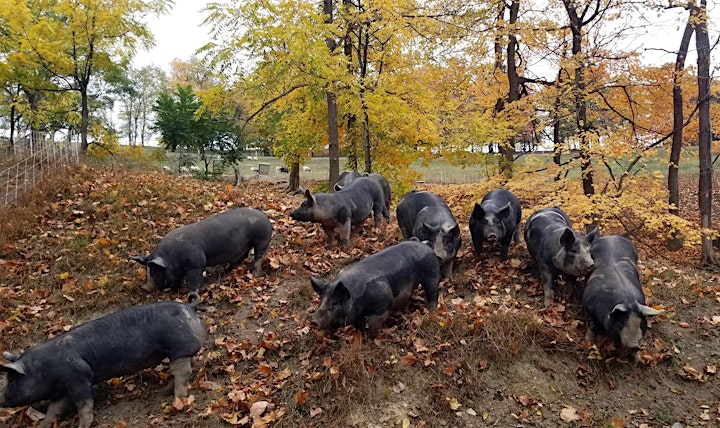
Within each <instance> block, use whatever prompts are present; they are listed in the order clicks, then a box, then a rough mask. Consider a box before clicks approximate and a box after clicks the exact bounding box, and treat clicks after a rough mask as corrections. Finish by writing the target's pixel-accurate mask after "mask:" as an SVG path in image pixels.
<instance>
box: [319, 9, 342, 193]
mask: <svg viewBox="0 0 720 428" xmlns="http://www.w3.org/2000/svg"><path fill="white" fill-rule="evenodd" d="M323 13H324V14H325V15H327V18H325V22H326V23H328V24H330V23H332V22H333V1H332V0H323ZM325 44H326V45H327V47H328V49H329V50H330V52H331V53H332V52H333V51H334V50H335V48H336V47H337V45H336V43H335V40H334V39H331V38H328V39H326V40H325ZM326 91H327V93H326V95H327V109H328V157H329V158H330V159H329V163H330V165H329V167H330V171H329V176H328V189H333V188H335V183H337V181H338V178H339V177H340V147H339V144H340V143H339V137H338V110H337V99H336V97H335V94H334V93H333V92H332V90H330V88H327V89H326ZM331 191H332V190H331Z"/></svg>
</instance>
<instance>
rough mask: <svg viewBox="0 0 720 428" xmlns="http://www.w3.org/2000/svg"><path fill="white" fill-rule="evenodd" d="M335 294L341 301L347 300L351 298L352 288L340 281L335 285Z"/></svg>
mask: <svg viewBox="0 0 720 428" xmlns="http://www.w3.org/2000/svg"><path fill="white" fill-rule="evenodd" d="M333 295H334V296H335V297H336V298H337V299H338V301H340V302H345V301H347V300H350V290H348V289H347V287H345V284H343V283H342V282H338V283H337V285H336V286H335V290H333Z"/></svg>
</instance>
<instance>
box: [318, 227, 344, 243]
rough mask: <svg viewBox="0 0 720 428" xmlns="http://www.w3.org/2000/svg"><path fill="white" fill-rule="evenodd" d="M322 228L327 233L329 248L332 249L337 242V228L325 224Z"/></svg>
mask: <svg viewBox="0 0 720 428" xmlns="http://www.w3.org/2000/svg"><path fill="white" fill-rule="evenodd" d="M322 228H323V230H324V231H325V235H327V246H328V248H331V247H332V246H333V243H334V242H335V226H334V225H326V224H323V225H322ZM341 236H342V235H341ZM341 239H342V238H341Z"/></svg>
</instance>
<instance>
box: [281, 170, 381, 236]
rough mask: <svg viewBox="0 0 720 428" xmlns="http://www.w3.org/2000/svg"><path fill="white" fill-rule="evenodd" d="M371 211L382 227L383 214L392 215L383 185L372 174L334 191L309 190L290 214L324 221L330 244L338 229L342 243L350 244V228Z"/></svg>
mask: <svg viewBox="0 0 720 428" xmlns="http://www.w3.org/2000/svg"><path fill="white" fill-rule="evenodd" d="M371 214H372V215H373V217H374V218H375V227H380V222H381V221H382V217H384V218H385V219H389V218H390V215H389V214H388V211H387V208H386V207H385V203H384V202H383V191H382V188H381V187H380V184H378V183H377V181H375V180H373V179H372V178H369V177H360V178H357V179H355V180H353V181H352V182H351V183H350V184H348V185H347V186H346V187H344V188H342V189H341V190H339V191H337V192H334V193H315V194H312V193H310V190H305V200H304V201H303V203H302V204H301V205H300V206H299V207H298V208H296V209H294V210H292V211H290V217H292V218H293V219H295V220H298V221H309V222H314V223H320V224H321V225H322V227H323V230H324V231H325V234H326V235H327V243H328V246H332V245H333V243H334V242H335V228H339V230H340V243H341V244H342V245H344V246H347V245H349V244H350V227H351V226H352V225H356V224H359V223H362V222H363V221H365V219H367V218H368V217H370V215H371Z"/></svg>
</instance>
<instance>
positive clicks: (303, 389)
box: [0, 166, 720, 427]
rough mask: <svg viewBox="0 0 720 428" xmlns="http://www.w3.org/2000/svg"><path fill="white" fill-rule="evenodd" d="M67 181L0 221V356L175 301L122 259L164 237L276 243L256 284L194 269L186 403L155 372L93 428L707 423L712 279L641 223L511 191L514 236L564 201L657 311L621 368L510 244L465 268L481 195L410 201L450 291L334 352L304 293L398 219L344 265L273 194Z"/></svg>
mask: <svg viewBox="0 0 720 428" xmlns="http://www.w3.org/2000/svg"><path fill="white" fill-rule="evenodd" d="M66 176H67V181H65V180H63V181H62V182H61V183H58V185H57V187H55V188H48V189H46V190H45V193H44V194H41V195H40V197H39V198H38V200H36V201H35V202H34V203H32V204H28V206H27V209H28V210H29V211H32V215H30V216H27V215H26V216H23V217H22V218H21V217H19V216H18V217H17V218H16V217H15V216H12V215H11V214H12V211H9V212H7V214H8V215H9V216H8V215H2V218H3V223H2V230H3V234H2V237H3V241H2V248H1V249H0V274H1V275H2V277H3V278H5V280H4V281H3V283H2V284H0V295H2V300H0V334H1V336H2V340H1V341H0V348H1V349H0V350H9V351H19V350H22V349H24V348H26V347H28V346H30V345H32V344H34V343H37V342H39V341H42V340H44V339H46V338H48V337H52V336H55V335H57V334H60V333H62V332H63V331H67V330H68V329H70V328H72V327H73V326H75V325H77V324H79V323H81V322H83V321H86V320H89V319H91V318H94V317H97V316H99V315H103V314H106V313H109V312H111V311H114V310H117V309H120V308H124V307H127V306H130V305H135V304H140V303H146V302H150V301H155V300H167V299H176V300H183V299H184V297H185V292H186V290H184V289H181V290H175V291H170V292H157V293H147V292H145V291H143V290H142V289H140V285H141V284H142V283H143V281H144V275H145V272H144V270H143V269H141V268H139V266H138V265H137V264H135V263H134V262H132V261H130V260H128V258H129V256H131V255H135V254H143V253H147V252H149V251H150V250H151V249H152V248H153V247H154V246H155V245H156V244H157V242H158V241H159V240H160V238H161V237H162V236H164V235H165V234H166V233H167V232H169V231H170V230H173V229H174V228H176V227H178V226H181V225H184V224H187V223H190V222H194V221H197V220H200V219H203V218H206V217H208V216H210V215H211V214H213V213H217V212H220V211H223V210H225V209H228V208H229V207H231V206H235V207H237V206H253V207H258V206H262V207H263V209H264V211H265V212H266V213H267V215H268V217H269V218H270V219H271V222H272V224H273V228H274V236H273V239H272V243H271V246H270V249H269V252H268V254H267V255H266V262H265V265H264V269H263V270H264V274H263V275H262V276H260V277H254V276H252V275H251V274H250V270H249V268H250V264H245V265H241V266H239V267H238V268H236V269H234V270H232V271H230V272H225V271H224V270H223V269H222V268H216V269H212V268H211V269H208V275H207V277H206V278H205V282H204V283H205V285H206V287H205V289H204V291H203V292H202V293H201V294H202V306H203V307H205V308H207V311H206V312H204V313H203V316H204V318H205V320H206V324H207V328H208V331H209V333H210V334H209V336H208V339H207V341H206V343H205V346H204V348H203V349H202V350H201V351H200V352H199V353H198V355H197V357H196V358H195V361H194V369H193V378H192V387H191V390H190V394H191V396H190V397H189V398H187V399H184V400H177V401H175V402H173V401H172V399H171V398H170V397H171V396H170V395H169V394H168V393H167V388H166V385H167V384H168V383H169V382H170V379H169V372H168V370H167V366H166V365H165V364H161V365H159V366H158V367H155V368H152V369H148V370H145V371H143V372H142V373H140V374H139V375H135V376H127V377H123V378H119V379H114V380H112V381H109V382H107V383H103V384H101V385H99V387H98V388H97V389H98V391H97V392H96V394H97V395H98V399H97V400H96V409H95V412H96V416H97V423H98V425H99V426H111V427H113V426H210V427H215V426H217V427H220V426H228V425H230V426H254V427H262V426H308V427H309V426H329V425H338V424H340V425H344V426H368V425H369V424H377V425H381V426H403V427H407V426H418V427H431V426H441V425H444V426H485V425H493V424H495V425H498V426H509V425H513V426H514V425H518V424H520V425H524V424H534V423H537V424H545V425H562V424H563V423H568V424H571V425H574V426H593V425H603V426H605V425H611V426H638V425H641V424H648V425H649V426H655V425H661V424H662V425H668V424H671V423H672V421H684V422H687V423H690V424H693V425H703V424H706V425H707V426H710V425H713V424H716V423H718V420H720V419H718V418H720V409H719V406H720V403H718V402H717V397H716V396H715V395H714V394H713V392H712V391H713V390H714V389H713V388H715V387H716V385H717V379H716V374H715V372H716V367H717V364H718V361H717V355H714V354H712V349H713V346H712V344H713V343H716V342H717V340H718V337H719V336H720V288H718V286H717V280H718V276H717V274H714V273H711V272H703V271H698V270H695V269H694V268H693V265H694V263H695V260H697V257H695V256H696V255H695V254H693V253H692V251H693V250H692V248H693V247H690V248H689V249H688V250H687V251H684V252H680V253H667V252H665V251H664V250H663V248H664V247H663V245H662V242H661V241H659V240H658V232H657V231H655V229H653V228H650V227H648V228H645V229H635V230H633V229H631V230H628V225H634V224H644V223H647V222H648V220H646V219H644V218H639V217H638V215H640V214H638V212H639V210H636V211H627V210H622V209H618V210H615V208H616V206H615V205H618V204H615V205H613V204H611V203H600V202H598V203H594V205H593V207H594V208H593V209H588V211H584V208H583V207H584V205H582V204H581V203H579V202H577V203H573V202H572V200H573V199H572V197H569V196H568V197H567V198H566V199H564V200H560V199H554V198H557V196H554V195H556V194H557V193H553V192H550V191H548V192H538V191H533V189H537V188H538V187H525V188H523V187H522V186H521V185H520V184H519V183H512V182H511V183H509V184H508V186H509V188H511V190H513V191H514V192H517V194H518V196H519V197H520V199H521V201H522V203H523V210H524V214H523V216H524V218H527V216H529V214H530V213H531V212H532V211H533V210H534V209H536V208H539V207H541V206H547V205H550V204H553V203H561V202H562V203H563V204H564V205H567V206H568V207H569V209H568V211H569V212H570V213H571V216H572V217H573V220H575V221H576V222H577V224H578V227H581V226H582V224H583V222H584V221H585V220H584V219H586V218H587V216H588V214H594V215H595V216H596V218H597V219H598V221H599V222H600V223H601V227H602V228H603V230H604V232H605V233H606V234H607V233H625V232H627V231H630V232H632V235H631V237H632V239H633V241H634V242H635V243H636V246H637V247H638V249H639V251H640V254H641V257H640V259H641V264H640V267H641V275H642V283H643V287H644V290H645V292H646V295H648V300H649V304H651V305H653V306H655V307H658V308H663V309H665V310H666V311H667V312H666V315H663V316H660V317H658V318H656V320H655V322H654V323H653V325H652V327H651V329H650V331H651V335H650V336H649V337H648V338H647V340H646V346H645V348H644V350H643V351H642V353H641V361H642V363H641V364H639V365H634V364H632V363H630V362H629V361H628V360H627V358H626V356H624V355H623V354H622V353H621V352H619V350H617V349H615V347H614V345H613V344H612V343H611V342H610V341H608V340H599V341H598V343H596V344H585V343H584V342H583V337H584V333H585V326H584V323H583V321H582V320H583V314H582V311H581V308H580V307H579V305H578V302H577V301H576V300H574V299H573V298H572V297H571V296H569V295H567V294H565V293H563V291H564V290H563V287H562V286H560V288H559V295H558V301H557V304H555V305H553V306H552V307H550V308H548V309H542V304H541V300H542V286H541V285H540V282H539V279H538V277H537V273H536V272H535V270H534V266H533V265H532V263H531V262H530V261H529V257H528V254H527V251H526V249H525V247H524V244H522V243H521V244H519V245H514V246H511V248H510V257H509V260H508V261H506V262H500V257H499V252H498V251H493V250H491V251H489V252H487V253H485V254H482V255H476V254H474V251H473V249H472V246H471V245H470V237H469V232H468V229H467V223H468V219H469V215H470V212H471V207H472V203H474V202H476V201H479V200H480V198H481V197H482V195H483V194H484V192H485V191H486V190H489V189H490V188H492V187H493V186H494V185H495V183H492V182H488V183H481V184H476V185H443V186H440V185H433V186H430V185H427V186H425V188H427V189H429V190H432V191H433V192H436V193H438V194H439V195H441V196H442V197H443V198H444V199H445V200H446V201H447V202H448V204H449V206H450V207H451V209H452V210H453V211H454V213H455V215H456V217H457V218H458V221H459V222H460V224H461V228H462V231H463V232H462V233H463V242H464V244H463V246H462V248H461V251H460V253H459V254H458V261H457V268H456V270H455V277H454V279H452V280H444V281H443V282H442V284H441V292H440V302H439V308H438V311H437V313H434V314H430V313H428V312H427V310H426V309H425V305H424V300H423V297H422V291H421V290H420V289H419V288H418V290H416V292H415V295H414V297H413V299H412V300H411V302H410V304H409V306H408V307H406V308H404V309H403V310H402V311H399V312H397V313H394V314H393V315H392V316H391V317H390V319H389V320H388V322H387V323H386V325H385V326H384V327H383V329H382V330H381V333H380V336H379V337H378V338H377V339H376V340H375V341H369V340H368V339H367V338H366V337H364V336H363V335H362V334H361V333H360V332H358V331H356V330H355V329H353V328H352V327H347V328H343V329H340V330H338V331H336V332H333V333H328V332H321V331H318V330H316V329H314V328H312V327H311V325H310V322H309V319H310V318H311V315H312V313H313V312H314V311H315V309H316V307H317V303H318V299H317V296H316V295H315V294H314V292H313V291H312V289H311V287H310V283H309V277H310V275H315V276H317V277H320V278H324V279H327V278H329V277H331V276H334V275H335V274H336V273H337V272H338V271H339V270H340V269H342V268H343V267H344V266H347V265H348V264H350V263H353V262H355V261H358V260H360V259H362V258H364V257H366V256H367V255H369V254H372V253H375V252H377V251H378V250H381V249H383V248H385V247H387V246H389V245H392V244H394V243H396V242H398V241H399V240H400V239H401V234H400V232H399V229H398V227H397V224H396V220H395V219H394V216H393V219H392V221H391V222H390V224H387V225H386V224H383V226H382V228H381V229H374V228H373V227H372V226H371V224H370V223H371V222H370V221H368V222H367V223H366V224H364V225H362V226H360V227H358V228H357V229H354V230H353V233H352V235H351V246H350V247H348V248H333V249H327V248H326V247H325V237H324V233H323V232H322V229H321V228H320V227H318V226H316V225H312V224H307V223H297V222H295V221H293V220H292V219H290V217H289V216H288V212H289V211H290V210H291V209H292V208H294V207H296V206H297V205H299V203H300V201H301V200H302V198H301V196H292V195H287V194H286V193H284V192H283V188H284V185H283V183H275V182H273V181H266V182H263V181H254V182H251V183H249V184H247V185H245V186H243V187H233V186H230V185H226V184H224V183H221V182H208V181H200V180H195V179H192V178H187V177H178V176H172V175H168V174H163V173H159V172H153V171H143V170H132V169H123V168H115V169H97V168H93V167H87V166H84V167H80V168H78V169H75V170H71V171H68V173H67V174H66ZM648 183H649V182H648ZM648 183H646V184H644V185H645V186H650V184H648ZM565 191H566V192H567V194H568V195H573V194H575V193H579V192H580V190H579V189H573V188H570V187H568V188H566V189H565ZM642 196H643V195H639V194H635V196H634V198H635V201H636V202H637V203H638V204H645V203H646V202H644V200H642V199H639V198H640V197H642ZM683 197H684V198H686V199H689V198H690V197H691V195H685V196H683ZM628 205H630V204H629V203H628ZM597 207H602V209H597ZM646 209H647V211H648V213H653V212H655V211H653V209H654V208H653V206H652V205H648V206H646ZM663 209H664V208H663ZM661 211H662V209H658V211H657V212H661ZM3 214H6V213H3ZM681 214H687V212H686V211H685V210H682V212H681ZM648 215H651V214H648ZM703 346H704V347H703ZM713 355H714V356H713ZM678 398H679V399H678ZM677 401H680V402H681V404H678V405H670V404H669V403H670V402H677ZM39 408H40V409H42V407H41V406H39ZM128 409H132V410H131V411H128ZM76 417H77V416H69V418H76ZM37 418H38V414H37V411H31V410H30V409H19V410H17V409H7V410H3V411H2V412H1V413H0V421H3V422H4V423H6V424H8V425H9V426H24V425H27V424H30V423H31V421H33V420H37ZM70 422H71V423H75V420H74V419H72V420H71V421H70Z"/></svg>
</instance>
